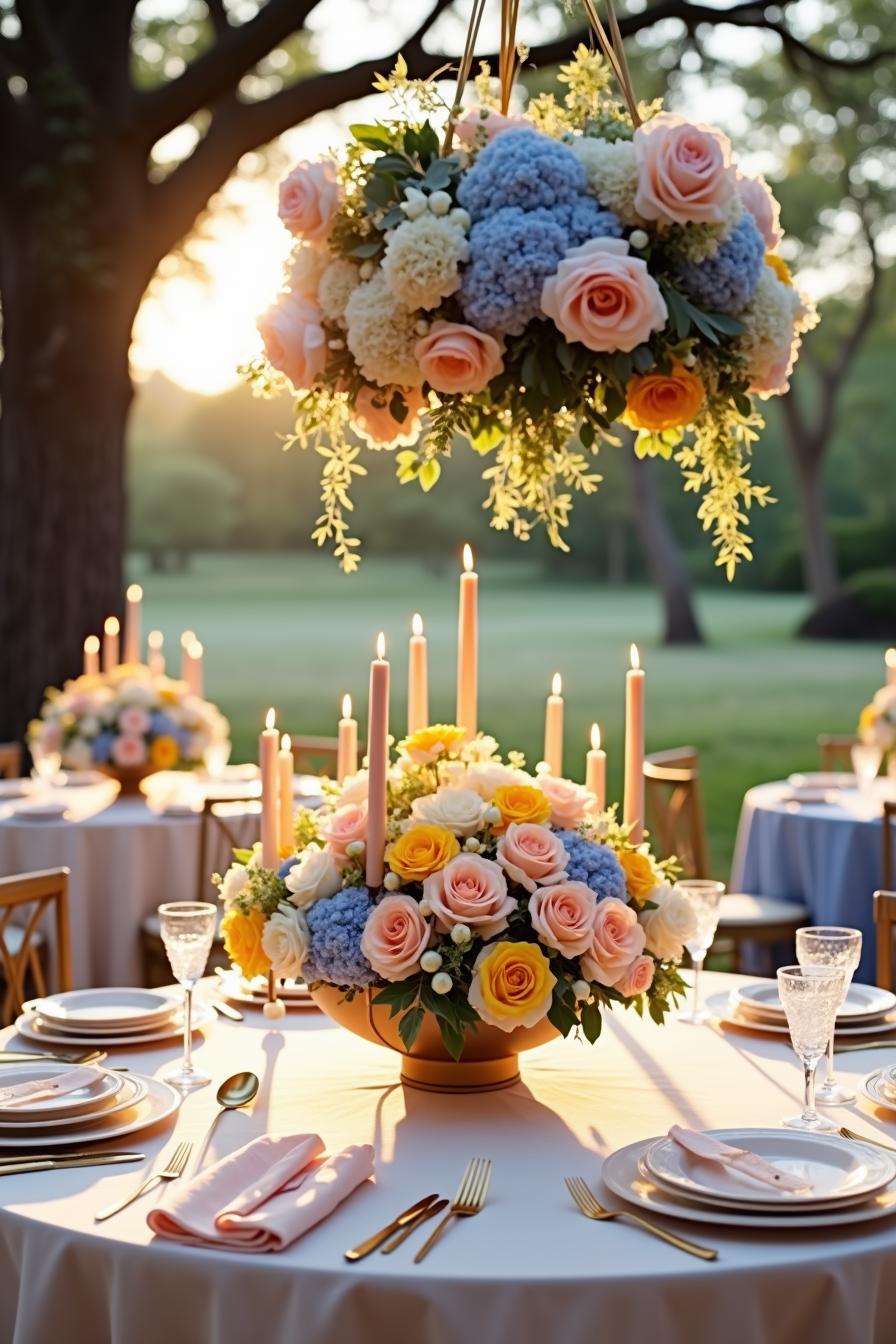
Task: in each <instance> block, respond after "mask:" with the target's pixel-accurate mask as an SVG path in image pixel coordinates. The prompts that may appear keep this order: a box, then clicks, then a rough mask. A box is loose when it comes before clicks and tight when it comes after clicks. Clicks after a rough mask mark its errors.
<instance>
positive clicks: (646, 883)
mask: <svg viewBox="0 0 896 1344" xmlns="http://www.w3.org/2000/svg"><path fill="white" fill-rule="evenodd" d="M616 857H617V859H618V860H619V862H620V863H621V864H622V871H623V872H624V873H625V886H626V890H627V891H628V894H629V896H631V898H632V900H634V901H637V902H638V904H639V905H640V904H641V902H642V901H646V900H647V897H648V896H649V895H650V893H651V892H652V891H653V889H654V887H655V886H656V885H657V880H658V879H657V875H656V873H655V872H654V869H653V864H652V863H651V862H650V859H649V858H648V857H647V855H646V854H639V853H638V851H637V850H635V849H620V850H617V851H616Z"/></svg>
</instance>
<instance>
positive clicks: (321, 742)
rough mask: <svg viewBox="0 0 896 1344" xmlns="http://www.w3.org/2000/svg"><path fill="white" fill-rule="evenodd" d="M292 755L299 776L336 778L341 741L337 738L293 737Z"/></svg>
mask: <svg viewBox="0 0 896 1344" xmlns="http://www.w3.org/2000/svg"><path fill="white" fill-rule="evenodd" d="M290 740H291V742H292V755H293V760H294V762H295V771H296V774H297V775H328V776H329V778H330V779H335V778H336V760H337V755H338V751H339V741H338V739H337V738H335V737H293V738H291V739H290Z"/></svg>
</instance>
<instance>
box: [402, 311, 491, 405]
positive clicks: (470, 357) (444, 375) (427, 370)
mask: <svg viewBox="0 0 896 1344" xmlns="http://www.w3.org/2000/svg"><path fill="white" fill-rule="evenodd" d="M414 357H415V359H416V360H417V363H418V364H419V365H420V369H421V371H422V373H423V377H424V378H425V380H426V381H427V382H428V383H429V384H430V385H431V386H432V387H434V388H435V389H436V391H437V392H481V391H482V389H483V388H485V387H487V386H488V384H489V383H490V382H491V380H492V379H493V378H494V377H495V376H496V374H499V373H501V371H502V370H503V368H504V349H503V346H502V345H501V343H500V342H499V341H496V340H495V338H494V336H487V335H486V334H485V332H483V331H477V330H476V328H475V327H469V326H467V325H466V323H464V322H433V324H432V326H431V327H430V329H429V331H428V332H427V334H426V335H425V336H424V337H423V338H422V339H421V340H419V341H418V342H417V344H416V345H415V346H414Z"/></svg>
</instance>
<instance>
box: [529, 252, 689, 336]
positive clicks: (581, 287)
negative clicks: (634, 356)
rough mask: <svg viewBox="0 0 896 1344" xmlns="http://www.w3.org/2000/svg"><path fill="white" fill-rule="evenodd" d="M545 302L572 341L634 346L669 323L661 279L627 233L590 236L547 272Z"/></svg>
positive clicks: (549, 311)
mask: <svg viewBox="0 0 896 1344" xmlns="http://www.w3.org/2000/svg"><path fill="white" fill-rule="evenodd" d="M541 306H542V308H543V309H544V311H545V313H547V315H548V317H550V318H553V320H554V324H555V326H556V327H557V328H558V329H559V330H560V331H561V332H562V333H563V335H564V336H565V337H566V339H567V340H568V341H581V342H582V344H583V345H587V347H588V349H589V350H634V348H635V346H636V345H640V344H641V343H642V341H646V340H647V339H648V338H649V336H650V333H651V332H653V331H659V330H660V329H661V328H662V327H664V326H665V324H666V318H667V316H668V312H667V309H666V303H665V300H664V299H663V296H662V294H661V293H660V289H659V285H658V284H657V283H656V281H655V280H654V278H653V276H652V275H651V274H650V272H649V271H648V269H647V265H646V263H645V262H644V261H642V260H641V258H640V257H630V256H629V255H628V243H627V242H626V241H625V239H624V238H592V239H591V241H590V242H587V243H583V244H582V246H581V247H574V248H572V249H571V250H570V251H569V252H567V254H566V256H565V257H564V259H563V261H561V262H560V265H559V266H558V267H557V271H556V274H554V275H551V276H548V278H547V280H545V282H544V285H543V287H542V291H541Z"/></svg>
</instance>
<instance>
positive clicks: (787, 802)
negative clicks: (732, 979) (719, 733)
mask: <svg viewBox="0 0 896 1344" xmlns="http://www.w3.org/2000/svg"><path fill="white" fill-rule="evenodd" d="M792 792H793V790H792V789H791V787H790V785H788V784H786V783H783V782H777V783H773V784H760V785H759V786H758V787H757V788H755V789H750V790H749V792H748V793H747V795H746V797H745V798H744V802H743V809H742V811H741V815H740V824H739V826H738V831H737V845H736V848H735V854H734V867H733V872H732V875H731V890H732V891H749V892H752V893H753V894H754V895H757V896H777V897H779V898H781V899H782V900H787V901H801V902H802V903H803V904H804V905H806V906H808V908H809V911H810V913H811V916H812V920H813V922H814V923H816V924H846V925H849V926H850V927H852V928H856V929H861V930H862V934H863V939H862V960H861V963H860V965H859V969H858V971H857V973H856V978H857V979H858V980H866V981H869V982H871V981H873V980H874V915H873V909H872V896H873V894H874V892H875V890H876V889H877V888H878V887H879V886H880V885H881V881H882V876H883V874H882V865H883V859H882V855H883V832H882V829H881V813H882V811H883V801H884V799H885V798H896V783H894V781H893V780H890V779H879V780H877V781H875V783H874V785H873V786H872V787H871V788H869V789H867V790H865V791H864V792H862V793H859V792H858V790H856V789H843V790H839V791H837V792H833V793H831V794H830V795H829V797H830V799H831V801H830V802H817V803H811V802H808V803H804V802H798V801H795V800H794V799H793V798H792ZM894 1336H896V1327H894Z"/></svg>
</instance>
